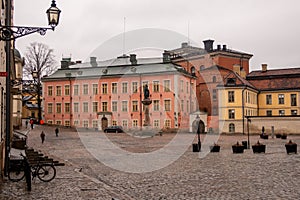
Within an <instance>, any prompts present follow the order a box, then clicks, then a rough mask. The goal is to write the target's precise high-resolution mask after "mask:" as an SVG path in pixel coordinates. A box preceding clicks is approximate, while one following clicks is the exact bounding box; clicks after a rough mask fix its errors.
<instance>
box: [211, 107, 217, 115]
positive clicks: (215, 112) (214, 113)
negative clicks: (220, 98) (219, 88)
mask: <svg viewBox="0 0 300 200" xmlns="http://www.w3.org/2000/svg"><path fill="white" fill-rule="evenodd" d="M212 114H213V116H216V115H218V109H217V107H213V112H212Z"/></svg>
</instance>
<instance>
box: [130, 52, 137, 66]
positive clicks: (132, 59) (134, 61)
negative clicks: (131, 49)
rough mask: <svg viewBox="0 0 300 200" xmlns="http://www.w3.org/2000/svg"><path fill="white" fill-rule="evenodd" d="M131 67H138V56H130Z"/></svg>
mask: <svg viewBox="0 0 300 200" xmlns="http://www.w3.org/2000/svg"><path fill="white" fill-rule="evenodd" d="M130 62H131V65H137V60H136V54H130Z"/></svg>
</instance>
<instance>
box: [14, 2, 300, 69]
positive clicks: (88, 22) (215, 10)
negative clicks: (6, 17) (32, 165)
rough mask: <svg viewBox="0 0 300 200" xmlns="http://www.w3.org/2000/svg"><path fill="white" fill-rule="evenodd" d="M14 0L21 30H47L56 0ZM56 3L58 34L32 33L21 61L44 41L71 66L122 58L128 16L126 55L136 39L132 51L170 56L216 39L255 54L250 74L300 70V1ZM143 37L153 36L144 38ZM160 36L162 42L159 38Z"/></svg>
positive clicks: (22, 45) (21, 44) (22, 42)
mask: <svg viewBox="0 0 300 200" xmlns="http://www.w3.org/2000/svg"><path fill="white" fill-rule="evenodd" d="M14 1H15V15H14V16H15V20H14V23H15V25H18V26H21V25H22V26H47V18H46V13H45V11H46V10H47V9H48V8H49V7H50V4H51V0H14ZM56 3H57V7H58V8H60V9H61V10H62V13H61V18H60V23H59V25H58V27H57V28H56V30H55V31H54V32H52V31H48V32H47V34H46V35H45V36H40V35H38V34H33V35H30V36H25V37H22V38H19V39H17V42H16V44H17V45H16V46H17V48H18V49H19V50H20V52H21V54H22V55H24V54H25V51H26V47H27V46H28V45H29V44H30V43H31V42H41V43H44V44H47V45H48V46H49V47H50V48H52V49H54V52H55V55H56V59H57V61H60V60H61V58H62V56H64V57H69V56H70V55H72V60H86V59H88V58H89V57H90V56H91V55H93V56H97V57H98V59H100V60H102V59H107V58H109V57H111V56H118V55H113V54H115V53H116V52H117V54H120V53H122V52H124V50H123V42H122V38H123V31H124V17H125V18H126V20H125V21H126V23H125V24H126V26H125V30H126V32H128V33H126V34H125V47H126V48H125V53H128V51H131V52H134V51H132V49H130V48H131V46H130V43H133V42H134V41H132V40H133V39H132V38H135V37H134V36H137V38H139V41H138V42H137V44H135V47H134V48H138V46H139V45H140V48H149V47H151V46H149V45H151V43H150V44H144V43H142V42H141V40H145V41H149V40H151V41H152V46H153V48H154V49H155V48H158V49H168V48H170V47H172V45H173V46H174V48H176V47H179V46H180V44H181V42H186V41H187V40H188V38H189V39H190V40H191V41H193V42H194V43H195V45H197V46H199V47H203V44H202V41H203V40H205V39H213V40H215V44H214V45H215V47H216V45H217V44H222V45H223V44H226V45H227V46H228V48H230V49H234V50H239V51H243V52H246V53H251V54H253V55H254V56H253V58H252V59H251V62H250V66H251V70H257V69H260V68H261V67H260V65H261V64H262V63H267V64H268V66H269V67H268V68H286V67H300V25H299V19H300V1H299V0H210V1H207V0H206V1H204V0H186V1H183V0H106V1H103V0H76V1H75V0H57V1H56ZM140 30H142V31H140ZM145 30H146V31H147V30H150V33H148V35H146V36H145V37H140V36H141V35H143V33H145V32H144V31H145ZM153 30H154V31H153ZM164 30H165V31H164ZM160 31H162V32H163V34H162V36H161V37H159V34H157V33H159V32H160ZM152 33H153V34H152ZM168 33H170V34H171V36H170V37H172V38H176V40H172V45H171V46H170V43H168V42H165V41H166V38H168V36H166V35H167V34H168ZM112 40H115V41H117V42H115V44H116V45H115V47H113V49H114V50H115V51H111V49H110V50H109V49H107V52H106V55H104V53H103V51H98V52H102V55H95V49H99V48H102V49H103V48H104V47H106V46H105V45H104V44H107V43H109V41H112ZM127 40H130V41H127ZM177 40H178V41H177ZM179 40H185V41H179ZM154 41H157V42H154ZM169 42H170V41H169ZM157 44H159V45H157ZM143 45H148V46H143ZM155 45H156V46H155ZM164 46H165V47H164ZM92 52H93V53H92ZM108 52H110V53H108ZM96 54H97V51H96ZM110 54H111V55H110ZM137 54H138V57H139V53H138V52H137ZM149 54H150V53H149ZM143 56H144V55H143Z"/></svg>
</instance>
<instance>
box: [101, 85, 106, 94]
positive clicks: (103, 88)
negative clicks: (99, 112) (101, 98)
mask: <svg viewBox="0 0 300 200" xmlns="http://www.w3.org/2000/svg"><path fill="white" fill-rule="evenodd" d="M102 94H107V83H102Z"/></svg>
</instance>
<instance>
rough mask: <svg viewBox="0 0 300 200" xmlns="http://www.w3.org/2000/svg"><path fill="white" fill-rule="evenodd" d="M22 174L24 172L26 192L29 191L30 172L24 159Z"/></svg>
mask: <svg viewBox="0 0 300 200" xmlns="http://www.w3.org/2000/svg"><path fill="white" fill-rule="evenodd" d="M24 164H25V166H24V172H25V179H26V184H27V191H31V170H30V165H29V163H28V160H27V159H26V158H24Z"/></svg>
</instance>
